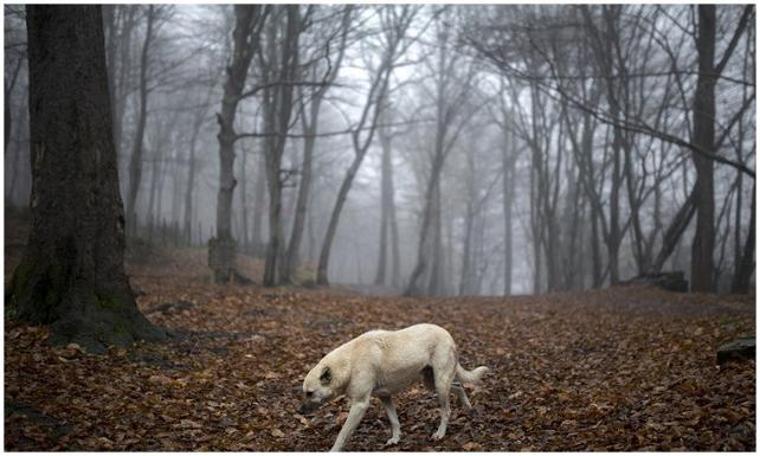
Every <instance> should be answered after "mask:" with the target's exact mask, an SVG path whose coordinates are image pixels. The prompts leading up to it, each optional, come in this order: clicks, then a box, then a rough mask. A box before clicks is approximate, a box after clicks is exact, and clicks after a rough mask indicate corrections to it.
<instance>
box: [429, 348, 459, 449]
mask: <svg viewBox="0 0 760 456" xmlns="http://www.w3.org/2000/svg"><path fill="white" fill-rule="evenodd" d="M437 356H438V360H437V362H435V363H434V366H435V367H434V368H433V377H434V378H435V392H436V394H437V395H438V404H439V406H440V407H441V424H440V425H438V430H437V431H435V433H434V434H433V435H432V439H433V440H440V439H442V438H443V436H444V435H446V427H447V426H448V424H449V416H450V415H451V405H450V403H449V392H450V390H451V382H452V381H453V380H454V375H455V373H456V362H457V361H456V355H455V354H454V353H453V352H452V351H447V352H445V353H438V354H437Z"/></svg>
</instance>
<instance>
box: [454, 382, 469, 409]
mask: <svg viewBox="0 0 760 456" xmlns="http://www.w3.org/2000/svg"><path fill="white" fill-rule="evenodd" d="M451 389H453V390H454V393H455V394H456V395H457V399H459V403H460V404H462V405H463V406H464V408H466V409H467V410H470V409H471V408H472V404H470V400H469V399H468V398H467V393H466V392H465V391H464V387H463V386H462V384H461V383H459V382H458V381H456V380H455V381H454V383H452V384H451Z"/></svg>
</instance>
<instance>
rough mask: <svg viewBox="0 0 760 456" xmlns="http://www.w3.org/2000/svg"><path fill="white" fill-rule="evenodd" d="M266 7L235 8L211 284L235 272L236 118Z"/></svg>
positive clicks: (211, 246)
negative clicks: (212, 280)
mask: <svg viewBox="0 0 760 456" xmlns="http://www.w3.org/2000/svg"><path fill="white" fill-rule="evenodd" d="M265 8H267V7H266V6H254V5H235V30H234V31H233V41H234V42H233V50H232V56H233V57H232V61H231V63H230V65H229V67H228V68H227V81H226V82H225V84H224V95H223V96H222V110H221V113H219V114H217V121H218V123H219V134H218V135H217V139H218V140H219V193H218V195H217V203H216V237H215V238H211V239H210V240H209V252H208V256H209V258H208V260H209V267H210V268H211V270H212V271H213V272H214V281H215V282H216V283H224V282H227V281H229V280H230V279H231V278H232V277H233V275H234V274H233V273H234V272H235V271H234V269H235V264H234V263H235V240H234V239H233V237H232V196H233V193H234V191H235V185H236V184H237V181H236V180H235V175H234V162H235V140H236V139H237V135H236V133H235V115H236V111H237V105H238V102H239V101H240V96H241V94H242V93H243V88H244V87H245V80H246V77H247V75H248V69H249V67H250V66H251V59H252V58H253V55H254V54H255V52H256V50H257V49H258V45H259V38H258V36H257V35H256V31H255V30H254V29H255V28H256V26H257V24H258V22H259V21H261V20H262V16H263V13H262V9H265Z"/></svg>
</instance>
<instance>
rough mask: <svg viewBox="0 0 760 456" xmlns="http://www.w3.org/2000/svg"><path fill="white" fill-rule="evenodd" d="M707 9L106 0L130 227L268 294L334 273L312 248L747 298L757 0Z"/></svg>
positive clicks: (16, 180) (17, 162)
mask: <svg viewBox="0 0 760 456" xmlns="http://www.w3.org/2000/svg"><path fill="white" fill-rule="evenodd" d="M748 11H749V12H748ZM700 14H701V13H700V12H699V11H698V9H697V7H695V6H690V5H668V6H659V5H617V6H604V5H585V6H584V5H581V6H570V5H568V6H530V5H528V6H517V5H496V6H453V5H393V6H387V5H386V6H380V5H338V6H332V5H300V6H285V5H277V6H272V5H249V6H238V7H233V6H231V5H213V6H210V5H209V6H206V5H110V6H104V7H103V16H104V35H105V40H106V41H105V49H106V60H107V65H108V72H109V75H108V76H109V89H110V93H111V109H112V112H113V123H114V138H115V142H116V145H117V153H118V159H119V178H120V187H121V195H122V200H123V202H124V205H125V208H126V210H125V213H126V217H127V236H128V244H130V245H131V244H133V243H134V242H136V241H137V240H140V242H146V243H149V244H155V245H171V246H176V247H181V248H196V249H206V248H211V249H212V252H211V253H210V256H211V257H213V258H214V259H213V260H212V261H210V269H209V274H210V275H211V271H212V269H213V270H214V271H215V272H214V274H215V275H214V276H215V278H216V280H217V281H227V280H234V277H235V274H232V275H230V274H231V272H230V271H234V269H235V266H234V263H235V260H234V258H235V256H237V257H238V258H239V257H240V256H241V255H247V256H252V257H255V258H257V259H259V260H260V261H261V262H262V265H264V266H263V267H262V268H263V269H264V270H265V273H264V276H263V277H250V279H253V280H255V281H256V282H257V283H263V284H264V285H267V286H276V285H283V284H287V283H298V284H311V283H314V282H318V283H324V282H326V280H320V277H319V274H318V269H319V264H320V257H322V263H326V267H327V269H326V278H327V279H328V280H329V282H330V283H331V284H347V285H350V286H353V287H357V288H359V289H362V290H367V291H368V292H373V293H405V294H408V295H443V296H447V295H504V294H531V293H542V292H547V291H559V290H577V289H588V288H594V287H603V286H607V285H609V284H612V283H618V282H622V281H626V280H629V279H632V278H634V277H637V276H641V275H642V274H655V273H661V272H663V271H683V272H684V273H685V278H686V279H687V280H690V282H691V287H692V289H695V290H702V291H705V290H718V291H730V290H733V291H741V290H742V289H746V288H747V287H748V286H749V285H748V284H749V283H750V282H753V281H754V278H753V277H754V275H753V274H754V257H753V254H754V234H753V232H754V215H753V214H754V197H753V194H754V167H755V99H754V97H755V47H754V46H755V36H754V33H755V20H754V9H753V8H744V7H743V6H731V5H720V6H718V7H717V14H716V17H715V23H714V26H715V27H714V34H715V37H714V40H713V42H712V43H711V42H710V40H709V38H704V37H706V36H707V37H709V32H708V31H706V30H707V29H708V28H709V24H708V22H709V21H708V19H709V18H705V17H703V16H701V15H700ZM699 37H702V39H701V41H700V39H699ZM25 42H26V31H25V24H24V9H23V6H18V5H6V6H5V120H6V123H5V151H6V152H5V201H6V206H7V207H8V206H12V207H26V206H28V205H29V203H30V193H31V167H30V151H29V139H28V138H29V128H28V106H27V93H28V89H29V84H28V77H27V69H26V55H25V52H26V50H25ZM711 44H712V46H711ZM246 54H247V55H246ZM708 60H709V61H710V64H711V65H712V68H713V71H712V72H707V73H706V72H705V71H703V69H704V68H707V67H706V66H704V65H706V64H705V63H704V62H707V61H708ZM700 65H702V66H700ZM711 90H712V93H711V92H710V91H711ZM224 100H226V102H227V105H224V103H223V102H224ZM711 103H712V109H714V112H715V115H714V116H711V115H710V114H709V111H704V109H707V108H704V107H705V106H708V107H709V106H710V105H711ZM228 108H229V109H228ZM705 116H707V117H706V118H705ZM225 125H228V126H231V127H232V129H231V130H229V129H228V130H225ZM708 129H709V130H711V134H708V135H707V136H705V135H706V133H705V132H707V130H708ZM224 138H227V139H229V140H230V141H229V144H230V145H231V147H232V149H231V150H232V151H233V156H234V159H233V161H231V166H230V162H229V161H227V162H226V163H227V165H224V164H223V162H224V158H223V149H224V145H223V144H222V142H223V139H224ZM309 142H312V144H311V145H310V144H309ZM310 147H312V148H313V149H312V150H311V154H312V159H311V161H310V163H307V161H306V160H305V155H306V153H307V152H306V151H307V149H309V148H310ZM384 160H385V165H384ZM705 163H706V164H705ZM225 166H227V170H228V171H231V172H232V175H231V177H230V179H234V180H225V177H224V176H225V168H224V167H225ZM307 168H308V169H307ZM352 173H355V175H353V174H352ZM304 182H306V183H305V184H304ZM304 186H305V187H304ZM302 188H304V190H302ZM341 189H343V190H345V192H343V193H344V194H343V195H341V193H342V191H341ZM222 190H224V191H222ZM226 192H227V193H226ZM299 192H302V193H301V195H300V196H299ZM342 197H345V205H344V206H343V207H339V208H337V209H336V203H339V202H340V201H341V198H342ZM225 198H228V199H229V198H231V199H229V200H225ZM273 198H274V201H273ZM299 198H300V199H302V205H301V206H302V208H303V211H302V212H301V213H302V215H303V224H302V226H301V227H300V228H296V229H297V230H298V231H300V236H298V237H299V239H298V241H296V243H295V244H294V241H293V239H294V236H293V231H294V227H295V226H296V225H297V223H296V220H297V214H298V213H299V210H298V209H299ZM224 201H228V206H225V204H226V203H225V202H224ZM275 203H276V204H275ZM338 206H340V204H338ZM225 207H227V209H225ZM273 208H274V209H273ZM336 213H337V215H336ZM220 220H221V221H222V224H220ZM331 220H335V233H334V239H332V240H330V239H329V237H330V236H329V231H330V230H329V226H330V223H331ZM224 224H228V225H229V232H227V229H226V228H225V226H224ZM696 239H701V240H702V241H700V242H702V243H703V244H700V245H702V246H704V245H708V253H707V254H699V255H701V256H699V257H695V256H694V255H693V253H692V252H693V251H694V247H693V246H694V244H695V242H696ZM705 239H707V241H705ZM210 240H211V243H210V242H209V241H210ZM326 240H327V242H326ZM228 241H232V242H231V243H230V242H228ZM704 242H707V244H704ZM326 244H327V246H326ZM294 245H295V249H294V250H295V252H294V255H291V256H290V258H291V259H288V256H289V254H290V250H293V246H294ZM209 246H211V247H209ZM228 246H233V247H232V249H233V251H234V253H233V254H232V256H231V260H230V254H229V250H228V248H229V247H228ZM214 249H218V250H214ZM325 249H326V250H327V259H325V256H326V254H325ZM700 251H701V250H700ZM747 252H749V253H747ZM747 255H749V262H747V260H746V256H747ZM293 259H294V260H295V264H292V261H293ZM230 261H231V263H230V264H228V263H229V262H230ZM288 262H291V264H288ZM283 264H286V267H285V268H283V266H282V265H283ZM288 269H289V271H288ZM747 269H749V271H747ZM266 271H268V272H266ZM267 274H268V275H267Z"/></svg>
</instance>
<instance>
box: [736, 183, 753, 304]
mask: <svg viewBox="0 0 760 456" xmlns="http://www.w3.org/2000/svg"><path fill="white" fill-rule="evenodd" d="M754 255H755V186H754V185H753V186H752V207H751V208H750V218H749V231H748V233H747V241H746V242H745V244H744V252H743V253H742V257H741V261H740V262H739V264H738V265H736V272H735V273H734V279H733V282H732V284H731V291H732V292H733V293H750V292H751V291H752V288H751V287H750V282H751V281H752V271H754V269H755V260H754Z"/></svg>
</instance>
